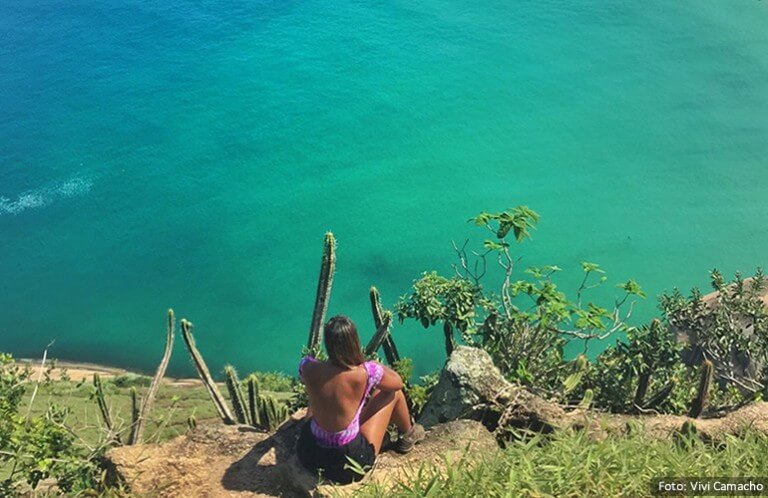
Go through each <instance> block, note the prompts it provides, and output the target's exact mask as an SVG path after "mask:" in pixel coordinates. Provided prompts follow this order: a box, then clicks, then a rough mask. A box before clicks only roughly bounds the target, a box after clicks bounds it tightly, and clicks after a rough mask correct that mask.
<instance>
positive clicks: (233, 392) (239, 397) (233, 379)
mask: <svg viewBox="0 0 768 498" xmlns="http://www.w3.org/2000/svg"><path fill="white" fill-rule="evenodd" d="M224 376H225V377H226V379H227V391H229V399H230V401H231V402H232V408H234V412H235V418H237V423H239V424H250V423H251V420H250V418H251V417H250V416H249V413H248V409H247V408H246V404H245V397H244V396H243V390H242V389H241V387H240V379H238V378H237V371H236V370H235V367H233V366H232V365H227V366H226V367H224Z"/></svg>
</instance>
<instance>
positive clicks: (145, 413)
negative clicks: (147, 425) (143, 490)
mask: <svg viewBox="0 0 768 498" xmlns="http://www.w3.org/2000/svg"><path fill="white" fill-rule="evenodd" d="M175 321H176V320H175V318H174V315H173V310H172V309H169V310H168V332H167V335H166V338H165V352H164V353H163V359H162V360H161V361H160V365H158V367H157V371H156V372H155V376H154V378H153V379H152V383H151V384H150V385H149V389H148V390H147V394H146V395H145V396H144V399H143V400H142V402H141V412H140V413H139V419H138V420H137V421H136V428H135V431H134V433H133V434H134V437H135V439H132V440H130V441H128V444H140V443H141V440H142V439H143V436H144V421H146V419H147V418H148V417H149V412H150V411H151V410H152V406H153V405H154V404H155V397H156V396H157V390H158V389H159V388H160V382H161V381H162V379H163V377H165V371H166V369H167V368H168V362H169V361H170V359H171V353H172V352H173V336H174V326H175Z"/></svg>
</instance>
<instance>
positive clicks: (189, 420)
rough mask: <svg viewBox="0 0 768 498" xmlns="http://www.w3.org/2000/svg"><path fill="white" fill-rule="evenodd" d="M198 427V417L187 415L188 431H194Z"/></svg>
mask: <svg viewBox="0 0 768 498" xmlns="http://www.w3.org/2000/svg"><path fill="white" fill-rule="evenodd" d="M195 429H197V419H196V418H195V416H194V415H190V416H189V417H187V432H192V431H194V430H195Z"/></svg>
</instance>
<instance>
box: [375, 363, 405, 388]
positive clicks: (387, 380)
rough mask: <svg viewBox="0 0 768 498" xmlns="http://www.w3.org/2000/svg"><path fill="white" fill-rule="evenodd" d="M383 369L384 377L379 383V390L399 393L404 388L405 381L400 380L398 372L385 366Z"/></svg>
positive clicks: (382, 366)
mask: <svg viewBox="0 0 768 498" xmlns="http://www.w3.org/2000/svg"><path fill="white" fill-rule="evenodd" d="M381 368H383V369H384V375H382V377H381V381H379V386H378V387H379V389H381V390H382V391H399V390H400V389H402V388H403V379H401V378H400V375H399V374H398V373H397V372H395V371H394V370H392V369H391V368H389V367H385V366H384V365H381Z"/></svg>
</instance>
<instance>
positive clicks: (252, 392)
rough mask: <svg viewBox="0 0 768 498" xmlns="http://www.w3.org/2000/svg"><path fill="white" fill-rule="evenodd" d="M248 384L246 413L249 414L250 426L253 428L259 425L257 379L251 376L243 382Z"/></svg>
mask: <svg viewBox="0 0 768 498" xmlns="http://www.w3.org/2000/svg"><path fill="white" fill-rule="evenodd" d="M245 382H246V383H247V384H248V411H249V412H250V413H251V424H252V425H253V426H255V427H259V426H260V425H261V417H260V416H259V379H258V378H257V377H256V376H255V375H253V374H251V375H249V376H248V379H247V380H246V381H245Z"/></svg>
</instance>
